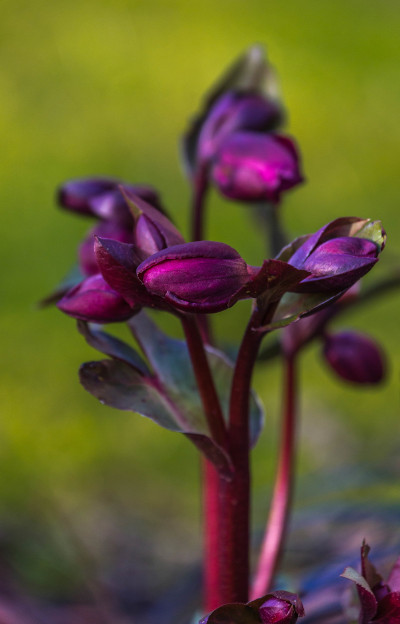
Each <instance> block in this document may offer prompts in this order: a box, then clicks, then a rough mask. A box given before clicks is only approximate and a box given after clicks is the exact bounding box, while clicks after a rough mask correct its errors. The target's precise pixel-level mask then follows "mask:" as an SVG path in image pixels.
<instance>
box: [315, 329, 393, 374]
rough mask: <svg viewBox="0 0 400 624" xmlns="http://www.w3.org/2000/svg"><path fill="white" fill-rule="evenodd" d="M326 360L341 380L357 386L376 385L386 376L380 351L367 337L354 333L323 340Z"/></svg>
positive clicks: (332, 336)
mask: <svg viewBox="0 0 400 624" xmlns="http://www.w3.org/2000/svg"><path fill="white" fill-rule="evenodd" d="M323 353H324V356H325V360H326V361H327V362H328V364H329V366H330V367H331V368H332V369H333V370H334V372H335V373H336V374H337V375H339V377H341V378H342V379H345V380H346V381H350V382H352V383H356V384H377V383H380V382H381V381H382V380H383V378H384V376H385V362H384V357H383V353H382V350H381V348H380V347H379V346H378V345H377V343H376V342H375V341H373V340H372V338H370V337H369V336H366V335H364V334H360V333H358V332H353V331H343V332H340V333H334V334H328V335H325V336H324V348H323Z"/></svg>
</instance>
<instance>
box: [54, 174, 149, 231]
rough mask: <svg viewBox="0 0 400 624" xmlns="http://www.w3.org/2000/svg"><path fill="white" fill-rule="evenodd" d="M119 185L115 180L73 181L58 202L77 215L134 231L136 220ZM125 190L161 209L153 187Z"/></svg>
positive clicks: (62, 191)
mask: <svg viewBox="0 0 400 624" xmlns="http://www.w3.org/2000/svg"><path fill="white" fill-rule="evenodd" d="M120 184H121V182H120V181H119V180H115V179H113V178H83V179H78V180H71V181H69V182H66V183H65V184H63V186H61V188H60V189H59V192H58V200H59V203H60V204H61V206H63V207H64V208H68V209H69V210H72V211H74V212H78V213H80V214H84V215H91V216H94V217H97V218H98V219H101V220H102V221H112V222H113V223H116V224H117V223H118V224H119V225H120V226H123V227H126V228H132V226H133V218H132V215H131V213H130V210H129V208H128V206H127V204H126V202H125V200H124V198H123V196H122V194H121V192H120V190H119V188H118V187H119V185H120ZM125 188H126V189H127V190H129V191H130V192H132V193H134V194H135V195H138V196H139V197H141V198H142V199H144V200H145V201H148V202H150V203H151V204H152V205H154V206H156V207H159V206H160V199H159V196H158V194H157V193H156V191H155V190H154V189H153V188H151V187H149V186H142V185H130V186H128V185H126V186H125Z"/></svg>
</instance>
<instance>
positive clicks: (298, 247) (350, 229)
mask: <svg viewBox="0 0 400 624" xmlns="http://www.w3.org/2000/svg"><path fill="white" fill-rule="evenodd" d="M385 240H386V237H385V233H384V230H383V229H382V226H381V224H380V223H379V221H376V222H373V221H370V220H369V219H358V218H356V217H346V218H342V219H336V220H335V221H332V222H331V223H328V225H326V226H324V227H323V228H321V229H320V230H318V232H316V233H315V234H312V235H311V236H308V237H303V238H302V239H298V241H295V243H292V244H291V245H288V247H286V248H285V249H283V250H282V252H281V254H280V256H279V257H280V259H282V260H286V261H287V262H289V264H291V265H292V266H294V267H296V268H297V269H305V270H306V271H309V273H310V274H311V275H309V276H308V277H307V278H305V279H304V280H303V281H302V282H301V283H300V284H299V286H298V287H297V289H296V291H297V292H305V293H323V292H327V293H332V294H334V293H340V292H341V291H344V290H346V289H348V288H350V287H351V286H352V285H353V284H354V283H355V282H357V281H358V280H359V279H360V278H361V277H363V276H364V275H365V274H366V273H368V271H370V270H371V268H372V267H373V266H374V265H375V264H376V262H377V261H378V255H379V253H380V251H382V249H383V248H384V245H385ZM293 250H294V251H293Z"/></svg>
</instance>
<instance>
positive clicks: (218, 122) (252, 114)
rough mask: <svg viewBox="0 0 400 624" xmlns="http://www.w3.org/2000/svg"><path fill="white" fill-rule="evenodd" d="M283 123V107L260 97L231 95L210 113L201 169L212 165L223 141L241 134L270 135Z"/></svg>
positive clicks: (203, 130) (200, 147) (204, 130)
mask: <svg viewBox="0 0 400 624" xmlns="http://www.w3.org/2000/svg"><path fill="white" fill-rule="evenodd" d="M281 120H282V109H281V106H280V105H279V104H278V103H277V102H276V101H274V100H272V99H267V98H265V97H263V96H262V95H260V94H257V93H240V92H232V91H231V92H227V93H225V94H224V95H222V96H221V97H220V98H219V99H218V100H217V101H216V102H215V103H214V105H213V106H212V107H211V109H210V110H209V111H208V115H207V117H206V119H205V121H204V124H203V126H202V128H201V130H200V133H199V138H198V145H197V165H200V166H201V165H204V164H207V163H208V162H210V161H211V160H212V159H213V158H214V156H215V155H216V153H217V150H218V148H219V147H220V145H221V143H222V141H223V140H224V139H225V138H226V137H227V136H229V135H230V134H232V133H233V132H235V131H238V130H253V131H255V130H257V131H261V132H267V131H270V130H272V129H273V128H275V127H276V125H277V124H278V123H279V122H280V121H281Z"/></svg>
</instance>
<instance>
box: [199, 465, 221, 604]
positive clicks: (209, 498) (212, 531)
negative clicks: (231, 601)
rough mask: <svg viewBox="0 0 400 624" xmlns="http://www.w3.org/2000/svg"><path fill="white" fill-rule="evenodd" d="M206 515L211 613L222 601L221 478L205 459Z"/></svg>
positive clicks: (206, 585)
mask: <svg viewBox="0 0 400 624" xmlns="http://www.w3.org/2000/svg"><path fill="white" fill-rule="evenodd" d="M202 467H203V510H204V511H203V515H204V520H203V523H204V526H203V531H204V551H203V553H204V562H203V568H204V580H203V583H204V588H203V592H204V612H205V613H210V611H213V610H214V609H216V608H217V607H219V606H220V605H221V604H222V603H221V596H220V567H219V541H220V540H219V527H218V524H219V522H218V518H219V490H220V481H221V478H220V476H219V474H218V472H217V470H216V468H215V467H214V465H213V464H212V463H211V462H210V461H208V460H207V459H204V460H203V463H202Z"/></svg>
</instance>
